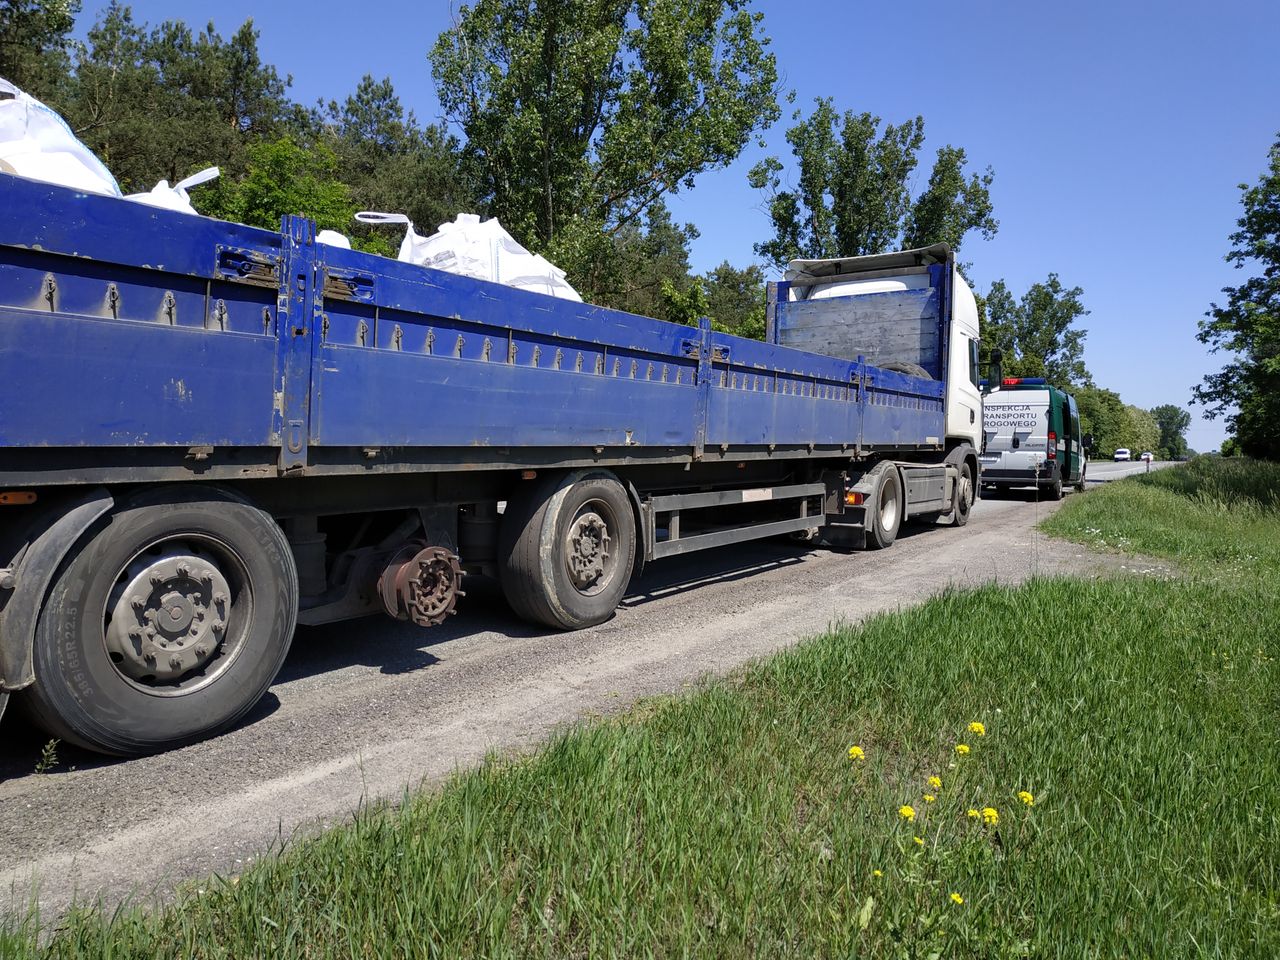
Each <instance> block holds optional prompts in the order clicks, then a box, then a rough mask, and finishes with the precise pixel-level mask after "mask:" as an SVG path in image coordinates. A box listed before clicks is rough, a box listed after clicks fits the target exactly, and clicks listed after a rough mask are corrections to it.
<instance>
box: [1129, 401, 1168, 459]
mask: <svg viewBox="0 0 1280 960" xmlns="http://www.w3.org/2000/svg"><path fill="white" fill-rule="evenodd" d="M1124 410H1125V414H1126V415H1127V417H1128V421H1129V427H1128V432H1127V433H1126V434H1125V435H1124V437H1123V439H1124V443H1122V444H1120V446H1122V447H1128V448H1129V449H1130V450H1132V451H1133V454H1134V456H1137V455H1138V454H1139V453H1141V452H1143V451H1147V450H1150V451H1152V452H1154V451H1156V450H1157V449H1159V447H1160V427H1159V426H1158V425H1157V424H1156V419H1155V417H1153V416H1152V415H1151V414H1150V412H1148V411H1146V410H1143V409H1142V408H1141V407H1135V406H1133V405H1126V406H1125V408H1124Z"/></svg>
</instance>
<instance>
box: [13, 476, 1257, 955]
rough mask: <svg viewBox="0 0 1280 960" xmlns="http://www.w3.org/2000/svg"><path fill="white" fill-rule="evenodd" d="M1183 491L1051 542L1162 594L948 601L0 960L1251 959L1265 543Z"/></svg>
mask: <svg viewBox="0 0 1280 960" xmlns="http://www.w3.org/2000/svg"><path fill="white" fill-rule="evenodd" d="M1220 469H1229V470H1232V471H1235V470H1242V471H1243V472H1242V473H1241V478H1240V479H1241V482H1239V483H1237V482H1236V480H1235V479H1233V478H1231V477H1228V476H1226V475H1224V474H1222V473H1219V472H1218V471H1219V470H1220ZM1249 469H1251V468H1249ZM1187 471H1188V474H1187V476H1183V477H1172V476H1171V477H1169V478H1167V479H1166V478H1164V474H1152V475H1150V477H1143V478H1142V479H1141V480H1140V481H1136V482H1130V481H1126V482H1123V483H1119V484H1116V485H1114V487H1112V488H1108V489H1106V490H1103V491H1100V492H1095V493H1091V494H1089V495H1088V496H1087V497H1078V498H1073V499H1072V500H1071V501H1069V502H1068V503H1067V504H1066V505H1065V506H1064V507H1063V509H1062V510H1061V511H1059V512H1058V513H1057V514H1056V515H1055V516H1054V517H1053V518H1052V519H1051V520H1050V521H1049V525H1050V526H1051V527H1052V528H1053V529H1055V530H1057V531H1059V532H1063V533H1068V534H1071V535H1074V536H1077V537H1079V538H1081V539H1083V540H1085V541H1087V542H1098V541H1099V539H1102V540H1105V541H1106V542H1107V543H1108V544H1111V545H1113V546H1114V544H1115V543H1116V542H1117V541H1118V538H1119V537H1121V536H1123V537H1125V538H1126V539H1127V541H1128V543H1129V544H1130V546H1131V548H1132V549H1141V550H1143V551H1144V552H1147V553H1153V554H1160V555H1164V556H1170V557H1177V558H1178V559H1179V560H1180V561H1181V564H1182V567H1183V569H1184V571H1185V573H1184V575H1182V576H1179V577H1178V578H1173V579H1170V578H1155V577H1139V576H1130V577H1123V578H1118V579H1105V580H1037V581H1034V582H1032V583H1030V584H1027V585H1025V586H1023V587H1019V588H1006V587H999V586H990V587H985V588H982V589H979V590H976V591H971V592H951V593H948V594H946V595H944V596H942V597H939V598H938V599H936V600H934V601H931V602H929V603H927V604H925V605H923V606H921V607H918V608H916V609H913V610H909V611H906V612H904V613H900V614H894V615H886V616H881V617H877V618H875V619H873V620H871V621H869V622H867V623H866V624H864V625H861V626H858V627H850V628H845V629H839V630H836V631H834V632H832V633H831V634H829V635H827V636H824V637H821V638H818V639H816V640H813V641H811V642H809V643H807V644H804V645H802V646H800V647H797V648H795V649H793V650H791V651H788V652H786V653H783V654H780V655H778V656H775V657H773V658H770V659H769V660H767V661H763V662H761V663H759V664H757V665H755V666H753V667H751V668H750V669H747V670H744V671H742V672H740V673H739V674H737V675H735V676H734V677H733V678H732V679H731V680H727V681H717V682H712V683H709V684H707V685H705V686H704V687H702V688H700V689H698V690H696V691H695V692H693V693H692V694H690V695H688V696H683V697H679V698H672V699H664V700H658V701H652V702H648V703H645V704H642V705H641V706H640V707H639V708H637V709H636V710H634V711H633V712H632V713H631V714H630V715H628V716H626V717H623V718H620V719H617V720H611V721H605V722H600V723H596V724H592V725H587V726H584V727H582V728H580V729H575V730H572V731H569V732H567V733H566V734H564V735H562V736H559V737H557V738H556V739H554V740H553V742H551V743H550V744H548V745H547V746H546V747H545V748H544V749H543V750H541V751H540V752H539V753H537V754H536V755H534V756H532V757H528V758H522V759H515V760H496V759H495V760H494V761H491V762H490V763H488V764H486V765H485V766H484V767H482V768H481V769H479V770H476V771H473V772H469V773H465V774H462V775H460V776H458V777H456V778H455V779H454V780H453V781H451V782H450V783H448V784H447V785H445V787H444V788H443V789H441V790H439V791H437V792H434V793H427V794H421V795H415V796H411V797H407V798H406V799H405V802H404V804H403V806H402V807H401V808H400V809H399V810H395V811H391V810H370V811H366V812H365V813H363V814H361V815H360V816H359V817H357V818H356V821H355V823H354V824H352V825H351V826H350V827H347V828H342V829H336V830H333V831H330V832H328V833H326V834H324V835H322V836H320V837H318V838H316V839H314V840H310V841H307V842H304V843H300V844H298V845H296V846H295V847H293V848H291V849H289V850H287V851H286V852H285V853H284V854H283V855H282V856H280V857H276V858H268V859H266V860H264V861H263V862H261V863H259V864H257V865H255V866H254V867H253V868H252V869H250V870H249V871H247V872H246V873H245V874H244V875H243V876H241V877H240V878H238V880H234V881H228V880H213V881H210V882H208V883H206V884H203V885H202V886H203V887H204V892H203V893H196V892H195V891H194V890H193V891H191V892H189V893H186V894H184V895H183V896H182V897H181V898H180V899H179V901H178V902H177V903H176V904H175V905H174V906H172V907H171V908H169V909H166V910H163V911H157V912H150V913H147V912H143V911H137V910H123V911H120V912H117V913H115V914H103V913H100V912H96V911H93V910H85V911H79V912H76V913H73V914H72V915H70V916H69V917H67V918H65V919H64V920H63V921H62V923H61V924H60V925H59V927H58V928H57V929H56V930H54V931H45V932H44V934H43V935H41V934H40V933H39V932H38V931H36V930H35V929H34V926H33V924H34V922H35V921H34V918H30V917H29V918H27V919H26V920H25V921H24V922H25V923H26V924H27V927H26V929H23V930H18V929H14V930H11V932H10V933H9V934H8V940H7V941H6V940H4V939H3V937H0V953H3V952H5V949H6V946H7V948H8V950H9V951H10V952H14V953H19V954H26V953H30V954H39V953H44V954H47V955H49V956H58V957H81V956H83V957H152V956H193V957H223V956H225V957H249V956H370V957H381V956H440V957H468V956H477V957H478V956H484V957H488V956H497V957H500V956H534V957H600V956H612V955H627V956H660V957H668V956H715V957H739V956H741V957H746V956H795V957H845V956H868V957H921V958H925V957H930V956H940V957H944V956H945V957H966V958H967V957H982V958H985V957H1010V956H1034V957H1085V956H1096V957H1162V958H1163V957H1180V956H1206V957H1208V956H1229V957H1246V956H1254V957H1260V958H1261V957H1267V958H1271V957H1276V956H1280V799H1278V798H1280V739H1278V734H1277V730H1278V729H1280V728H1278V726H1277V719H1276V713H1277V706H1280V669H1278V668H1277V662H1276V660H1275V657H1276V656H1277V655H1278V654H1277V649H1278V648H1280V637H1278V636H1277V627H1276V626H1275V621H1276V619H1277V612H1278V611H1280V556H1277V547H1276V544H1277V542H1280V513H1278V512H1277V510H1276V507H1275V504H1274V503H1273V502H1269V501H1267V500H1266V499H1265V496H1266V494H1267V493H1268V491H1269V490H1270V489H1271V487H1270V486H1269V485H1268V483H1263V484H1261V485H1259V486H1251V485H1250V484H1251V483H1252V482H1253V481H1252V479H1251V478H1252V477H1253V474H1252V473H1249V476H1245V475H1244V474H1245V473H1246V472H1248V470H1243V468H1240V467H1239V466H1238V465H1229V466H1226V467H1219V466H1218V465H1215V464H1209V465H1207V466H1206V465H1203V464H1193V465H1192V466H1190V467H1188V468H1187ZM1191 471H1196V472H1195V473H1191ZM1188 477H1189V478H1190V479H1188ZM1196 477H1202V478H1203V479H1202V480H1201V481H1195V478H1196ZM1255 479H1256V478H1255ZM1192 481H1195V482H1192ZM1246 481H1247V482H1246ZM1220 505H1224V506H1220ZM1171 514H1173V515H1175V516H1173V517H1171V516H1170V515H1171ZM1241 516H1247V517H1248V518H1249V519H1248V520H1247V522H1241V521H1240V520H1239V518H1240V517H1241ZM1144 517H1145V518H1146V522H1145V523H1144V521H1143V518H1144ZM1214 530H1218V531H1226V532H1228V533H1229V534H1230V535H1231V536H1232V537H1235V536H1236V535H1237V534H1238V535H1239V536H1240V537H1241V538H1243V539H1242V545H1239V546H1238V547H1235V548H1232V549H1233V550H1234V551H1235V552H1231V551H1228V550H1226V549H1225V548H1224V547H1223V546H1222V545H1221V539H1222V538H1221V537H1216V536H1212V535H1211V534H1212V533H1213V531H1214ZM1091 531H1102V533H1101V534H1095V533H1093V532H1091ZM942 535H945V534H942ZM1224 561H1227V562H1226V563H1224ZM850 562H851V563H856V562H857V560H856V558H854V559H852V560H851V561H850ZM972 721H980V722H981V723H983V724H985V728H986V733H985V735H984V736H978V735H977V734H976V733H973V732H970V731H969V729H968V725H969V724H970V723H971V722H972ZM960 743H964V744H966V745H967V746H968V747H969V748H970V749H969V753H968V754H967V755H960V754H959V753H957V751H956V747H957V745H958V744H960ZM853 744H857V745H859V746H861V747H862V748H863V751H864V753H865V756H866V759H865V760H863V761H861V762H859V761H856V760H851V759H850V758H849V755H848V749H849V747H850V746H851V745H853ZM935 775H936V776H939V777H940V778H941V780H942V786H941V788H936V789H935V788H933V787H930V786H929V784H928V778H929V777H930V776H935ZM1020 790H1026V791H1029V792H1030V793H1031V794H1033V796H1034V800H1035V802H1034V806H1027V805H1025V804H1024V803H1022V802H1020V801H1019V800H1018V799H1017V796H1016V795H1017V792H1018V791H1020ZM925 793H930V794H932V795H934V796H935V797H936V801H935V802H933V803H927V802H925V801H924V799H923V795H924V794H925ZM903 804H910V805H911V806H913V807H914V808H915V810H916V819H915V821H914V822H912V823H908V822H907V821H905V820H904V819H903V818H902V817H901V816H900V814H899V812H898V811H899V807H900V806H902V805H903ZM988 806H990V807H993V808H995V809H996V810H997V811H998V814H999V823H998V824H997V825H995V826H987V825H984V824H983V823H982V821H981V819H980V818H979V819H976V820H975V819H973V818H971V817H969V816H968V815H967V811H968V810H969V809H971V808H973V809H976V810H981V809H982V808H984V807H988ZM917 836H918V837H920V838H921V840H923V841H924V843H923V845H918V844H917V843H916V842H915V841H914V839H913V838H914V837H917ZM875 871H880V873H881V874H882V875H881V876H876V875H875ZM953 892H954V893H957V894H958V895H959V896H960V897H961V898H962V899H963V901H964V903H963V904H956V903H954V902H953V901H952V900H951V898H950V894H951V893H953ZM42 938H43V940H45V941H47V942H46V943H45V944H44V945H43V946H41V947H40V948H39V949H37V947H36V943H37V940H39V939H42Z"/></svg>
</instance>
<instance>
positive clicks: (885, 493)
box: [866, 466, 903, 550]
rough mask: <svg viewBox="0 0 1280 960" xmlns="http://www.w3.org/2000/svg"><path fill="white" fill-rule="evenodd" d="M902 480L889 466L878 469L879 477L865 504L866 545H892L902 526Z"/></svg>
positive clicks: (879, 546) (876, 547)
mask: <svg viewBox="0 0 1280 960" xmlns="http://www.w3.org/2000/svg"><path fill="white" fill-rule="evenodd" d="M902 500H903V497H902V481H901V480H900V479H899V478H898V471H897V470H896V469H895V468H894V467H892V466H890V467H888V468H886V469H884V470H881V471H880V479H879V480H878V481H877V482H876V486H875V489H874V490H873V491H872V492H871V496H870V498H869V499H868V501H867V505H866V524H867V546H868V547H870V548H871V549H872V550H883V549H884V548H885V547H888V546H892V545H893V541H894V540H896V539H897V538H898V530H899V529H900V528H901V527H902Z"/></svg>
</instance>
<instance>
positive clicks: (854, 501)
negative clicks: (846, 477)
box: [844, 490, 862, 507]
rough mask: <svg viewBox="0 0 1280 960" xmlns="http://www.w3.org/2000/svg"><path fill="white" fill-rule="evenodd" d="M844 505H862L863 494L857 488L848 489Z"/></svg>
mask: <svg viewBox="0 0 1280 960" xmlns="http://www.w3.org/2000/svg"><path fill="white" fill-rule="evenodd" d="M844 505H845V506H846V507H860V506H862V494H861V493H859V492H858V491H857V490H846V491H845V493H844Z"/></svg>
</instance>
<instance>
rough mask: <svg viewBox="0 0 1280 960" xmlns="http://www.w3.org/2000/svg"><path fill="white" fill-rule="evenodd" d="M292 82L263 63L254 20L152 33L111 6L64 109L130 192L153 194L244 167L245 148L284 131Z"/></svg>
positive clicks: (79, 58)
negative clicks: (220, 28) (223, 31)
mask: <svg viewBox="0 0 1280 960" xmlns="http://www.w3.org/2000/svg"><path fill="white" fill-rule="evenodd" d="M286 86H287V82H286V81H285V80H282V79H281V78H280V76H279V74H278V73H276V70H275V68H274V67H272V66H270V65H269V64H264V63H263V62H262V59H261V57H260V55H259V53H258V33H257V31H256V30H254V28H253V22H252V21H246V22H245V24H244V25H243V26H241V27H240V29H239V30H237V31H236V32H235V34H233V35H232V37H231V38H230V39H223V38H222V36H221V35H219V34H218V33H217V32H216V31H215V30H214V29H213V25H212V24H210V25H209V26H207V27H206V28H205V29H204V30H203V31H201V32H199V33H195V32H193V31H192V30H191V28H190V27H189V26H187V25H186V24H185V23H182V22H180V21H165V22H164V23H162V24H161V25H160V26H159V27H156V28H154V29H151V30H148V29H147V28H146V27H145V25H139V24H137V23H135V22H134V20H133V16H132V14H131V12H130V10H129V8H128V7H125V6H121V5H120V4H119V3H114V2H113V3H112V4H111V5H110V6H108V7H107V9H106V10H105V11H104V12H103V14H102V16H101V18H100V19H99V20H98V21H97V23H95V24H94V26H93V27H92V28H91V29H90V30H89V36H88V43H87V45H85V46H84V47H83V48H81V49H80V50H79V51H78V52H77V55H76V57H75V75H74V80H73V82H72V83H70V84H69V86H68V90H67V93H66V96H65V99H64V100H63V101H61V102H60V103H58V104H57V106H58V108H59V109H60V110H61V111H62V112H63V114H64V115H65V116H66V118H67V121H68V122H69V123H70V124H71V127H72V129H74V130H75V131H76V134H77V135H78V136H79V137H80V138H81V139H82V140H83V141H84V142H85V144H86V146H88V147H89V148H90V149H92V150H93V151H94V152H95V153H97V155H98V156H99V157H100V158H101V160H102V161H103V163H105V164H106V165H107V166H108V167H109V168H110V170H111V172H112V173H114V174H115V176H116V179H117V180H119V181H120V185H121V187H122V188H123V189H125V190H126V191H130V190H146V189H149V188H150V187H151V186H152V185H153V184H154V183H155V182H156V181H157V180H160V179H166V180H168V181H170V182H171V183H172V182H175V181H177V180H180V179H181V178H182V177H184V176H186V175H187V174H189V173H192V172H193V171H195V170H198V169H202V168H204V167H207V166H210V165H216V166H219V167H221V168H222V170H223V173H224V175H228V176H232V177H234V176H236V175H238V174H239V173H241V172H242V171H243V170H244V168H245V165H246V163H247V153H246V151H247V149H248V147H249V146H250V145H251V144H253V143H255V142H257V141H258V140H259V139H261V138H264V137H274V136H277V135H279V134H280V133H281V131H283V130H284V128H285V125H286V121H287V120H288V118H289V117H290V116H291V110H292V108H291V105H290V103H289V101H288V99H287V97H286V95H285V90H286Z"/></svg>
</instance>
